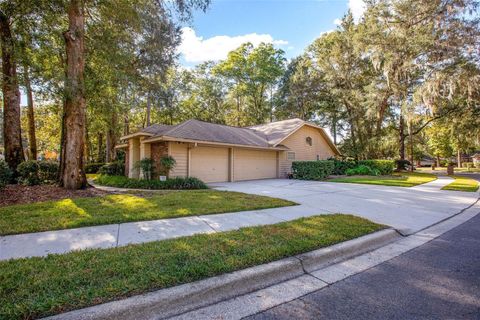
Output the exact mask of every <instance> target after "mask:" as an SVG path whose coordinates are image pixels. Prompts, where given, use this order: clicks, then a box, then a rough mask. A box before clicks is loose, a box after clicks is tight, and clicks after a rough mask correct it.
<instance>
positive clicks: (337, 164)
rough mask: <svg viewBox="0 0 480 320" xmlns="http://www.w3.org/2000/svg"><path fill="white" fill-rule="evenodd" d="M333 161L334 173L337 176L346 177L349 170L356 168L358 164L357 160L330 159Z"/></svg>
mask: <svg viewBox="0 0 480 320" xmlns="http://www.w3.org/2000/svg"><path fill="white" fill-rule="evenodd" d="M329 160H332V161H333V166H334V168H333V173H332V174H335V175H344V174H346V172H347V170H348V169H352V168H355V167H356V166H357V163H356V162H355V160H338V159H335V158H333V159H329Z"/></svg>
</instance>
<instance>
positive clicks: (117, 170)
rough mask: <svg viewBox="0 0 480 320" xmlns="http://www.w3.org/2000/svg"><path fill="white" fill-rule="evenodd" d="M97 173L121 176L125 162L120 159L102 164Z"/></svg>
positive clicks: (123, 172)
mask: <svg viewBox="0 0 480 320" xmlns="http://www.w3.org/2000/svg"><path fill="white" fill-rule="evenodd" d="M98 173H100V174H102V175H107V176H122V175H124V174H125V163H123V162H122V161H115V162H110V163H106V164H105V165H103V166H102V167H101V168H100V170H98Z"/></svg>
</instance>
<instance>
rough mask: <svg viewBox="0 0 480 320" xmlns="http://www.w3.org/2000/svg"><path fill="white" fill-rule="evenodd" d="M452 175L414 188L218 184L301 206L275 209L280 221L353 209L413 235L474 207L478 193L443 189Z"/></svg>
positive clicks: (288, 182)
mask: <svg viewBox="0 0 480 320" xmlns="http://www.w3.org/2000/svg"><path fill="white" fill-rule="evenodd" d="M452 181H453V179H452V178H448V177H439V178H438V179H437V180H435V181H432V182H429V183H426V184H423V185H420V186H416V187H411V188H403V187H386V186H376V185H364V184H351V183H334V182H318V181H300V180H287V179H269V180H255V181H243V182H230V183H216V184H212V187H214V188H216V189H219V190H228V191H238V192H245V193H251V194H258V195H265V196H270V197H278V198H283V199H287V200H291V201H295V202H297V203H299V204H300V206H297V207H290V208H289V209H288V210H278V209H276V210H272V211H271V212H269V215H278V218H280V219H286V220H290V219H294V218H295V215H298V217H301V216H309V215H316V214H321V213H348V214H354V215H357V216H361V217H364V218H367V219H370V220H372V221H375V222H377V223H382V224H386V225H389V226H392V227H394V228H395V229H397V230H398V231H400V232H401V233H403V234H412V233H414V232H417V231H419V230H421V229H424V228H426V227H428V226H430V225H432V224H435V223H437V222H439V221H441V220H443V219H446V218H448V217H450V216H452V215H454V214H456V213H458V212H460V211H461V210H463V209H465V208H467V207H469V206H471V205H472V204H473V203H475V202H476V201H477V199H478V198H479V192H457V191H443V190H440V189H441V188H442V187H443V186H445V185H447V184H449V183H450V182H452Z"/></svg>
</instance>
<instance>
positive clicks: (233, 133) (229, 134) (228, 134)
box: [139, 119, 335, 148]
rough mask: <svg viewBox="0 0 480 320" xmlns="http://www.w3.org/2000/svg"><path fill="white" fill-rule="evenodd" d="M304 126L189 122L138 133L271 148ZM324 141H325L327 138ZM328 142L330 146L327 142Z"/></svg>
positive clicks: (298, 121) (294, 123) (291, 121)
mask: <svg viewBox="0 0 480 320" xmlns="http://www.w3.org/2000/svg"><path fill="white" fill-rule="evenodd" d="M304 124H308V123H307V122H305V121H303V120H301V119H289V120H283V121H276V122H271V123H267V124H262V125H257V126H252V127H245V128H240V127H232V126H226V125H221V124H215V123H210V122H204V121H199V120H195V119H190V120H187V121H184V122H182V123H180V124H178V125H160V124H154V125H151V126H149V127H147V128H144V129H142V130H141V131H139V132H143V133H148V134H149V135H150V138H149V139H155V138H158V137H169V138H178V139H186V140H196V141H209V142H216V143H225V144H236V145H245V146H253V147H262V148H271V147H276V146H277V145H279V143H280V142H282V141H283V140H284V139H285V138H286V137H287V136H288V135H290V134H291V133H292V132H294V131H295V130H297V129H298V128H300V127H301V126H303V125H304ZM326 138H327V139H328V137H326ZM328 142H329V144H331V145H332V146H333V144H332V143H331V142H330V141H328ZM279 147H280V145H279ZM332 148H335V146H333V147H332Z"/></svg>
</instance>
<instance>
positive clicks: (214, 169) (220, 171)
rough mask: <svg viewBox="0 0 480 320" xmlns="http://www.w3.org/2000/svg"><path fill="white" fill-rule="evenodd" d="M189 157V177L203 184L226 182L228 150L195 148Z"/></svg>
mask: <svg viewBox="0 0 480 320" xmlns="http://www.w3.org/2000/svg"><path fill="white" fill-rule="evenodd" d="M190 156H191V164H190V170H191V172H190V176H192V177H197V178H199V179H200V180H202V181H204V182H223V181H228V148H213V147H197V148H193V149H192V151H191V154H190Z"/></svg>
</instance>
